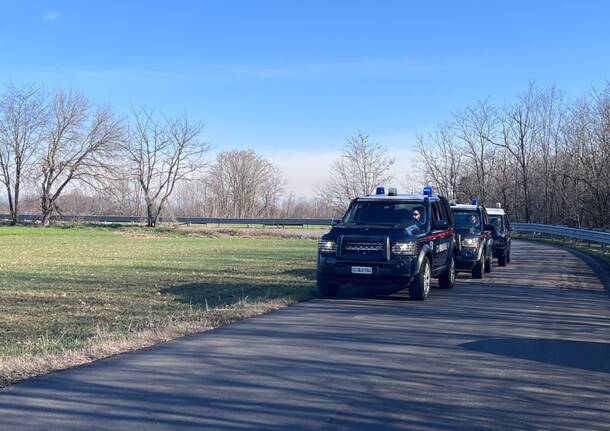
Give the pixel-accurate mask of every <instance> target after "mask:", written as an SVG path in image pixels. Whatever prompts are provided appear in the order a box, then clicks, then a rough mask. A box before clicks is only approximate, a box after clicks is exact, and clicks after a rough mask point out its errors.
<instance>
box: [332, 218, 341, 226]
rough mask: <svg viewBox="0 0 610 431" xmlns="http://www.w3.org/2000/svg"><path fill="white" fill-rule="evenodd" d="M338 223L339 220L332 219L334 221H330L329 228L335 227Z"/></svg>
mask: <svg viewBox="0 0 610 431" xmlns="http://www.w3.org/2000/svg"><path fill="white" fill-rule="evenodd" d="M340 222H341V219H338V218H334V219H331V220H330V225H331V226H337V225H338V224H339V223H340Z"/></svg>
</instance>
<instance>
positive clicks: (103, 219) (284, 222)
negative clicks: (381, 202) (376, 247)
mask: <svg viewBox="0 0 610 431" xmlns="http://www.w3.org/2000/svg"><path fill="white" fill-rule="evenodd" d="M10 218H11V216H10V214H0V220H10ZM41 218H42V217H41V216H40V214H20V215H19V219H20V220H22V221H39V220H40V219H41ZM53 220H61V221H81V222H95V223H145V222H146V217H140V216H122V215H99V216H98V215H64V216H61V217H57V216H54V217H53ZM159 221H160V222H164V221H167V222H169V221H175V222H178V223H190V224H237V225H241V224H244V225H250V224H252V225H263V226H307V225H311V226H330V225H331V224H332V221H333V219H330V218H224V217H172V218H169V217H165V218H163V217H160V218H159Z"/></svg>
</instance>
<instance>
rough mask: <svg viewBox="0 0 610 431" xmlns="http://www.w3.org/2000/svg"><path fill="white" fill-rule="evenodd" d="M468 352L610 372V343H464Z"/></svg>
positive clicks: (517, 340) (542, 340)
mask: <svg viewBox="0 0 610 431" xmlns="http://www.w3.org/2000/svg"><path fill="white" fill-rule="evenodd" d="M460 347H463V348H465V349H468V350H474V351H477V352H484V353H492V354H494V355H503V356H510V357H513V358H519V359H529V360H531V361H537V362H544V363H547V364H553V365H561V366H565V367H572V368H579V369H582V370H588V371H599V372H602V373H610V344H609V343H596V342H590V341H571V340H554V339H545V338H494V339H490V340H480V341H473V342H470V343H464V344H461V345H460Z"/></svg>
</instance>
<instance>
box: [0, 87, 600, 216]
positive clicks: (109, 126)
mask: <svg viewBox="0 0 610 431" xmlns="http://www.w3.org/2000/svg"><path fill="white" fill-rule="evenodd" d="M415 150H416V153H417V154H418V160H417V163H418V167H417V168H416V169H414V170H413V172H405V179H407V178H408V180H407V181H406V184H404V182H403V184H402V185H403V189H404V188H405V186H406V187H408V188H410V189H411V190H412V189H413V188H419V187H421V185H423V184H430V185H432V186H433V188H434V189H435V191H436V192H438V193H440V194H443V195H445V196H447V197H448V198H450V199H455V200H457V201H459V202H467V201H469V200H470V198H471V197H472V196H476V197H477V198H478V200H479V201H480V202H481V203H483V204H484V205H486V206H495V205H496V203H499V204H500V205H501V206H502V207H503V208H505V209H506V210H507V212H508V213H509V215H510V216H511V218H512V219H513V220H518V221H524V222H540V223H547V224H566V225H572V226H585V227H610V220H609V215H610V175H608V174H609V173H610V83H608V84H607V85H606V86H605V88H603V89H601V90H592V91H591V92H590V93H588V94H586V95H583V96H582V97H579V98H577V99H575V100H567V98H566V97H565V96H564V95H563V94H562V93H561V91H559V90H558V89H557V88H555V87H549V88H540V87H537V86H535V85H533V84H532V85H530V86H529V87H528V89H527V90H526V91H525V92H524V93H523V94H521V95H520V96H519V97H517V98H516V100H514V101H513V102H512V103H509V104H506V105H503V106H496V105H493V104H492V103H490V102H489V101H488V100H484V101H479V102H477V103H475V104H473V105H471V106H467V107H465V108H464V109H462V110H460V111H457V112H455V113H453V114H452V115H451V117H450V118H449V119H448V120H447V121H445V122H443V123H441V124H439V125H438V126H437V127H435V128H434V130H432V131H431V132H429V133H426V134H420V135H418V136H417V143H416V146H415ZM389 154H390V153H389V150H388V148H387V147H385V146H384V145H381V144H379V143H378V142H376V141H375V140H374V139H373V138H371V136H369V135H368V134H366V133H364V132H359V133H357V134H356V135H354V136H352V137H349V138H347V139H346V141H345V143H344V146H343V149H342V153H341V154H340V156H339V157H337V159H336V160H335V161H334V162H333V164H332V165H331V166H330V169H329V170H328V171H325V172H324V175H321V182H320V183H319V184H318V185H313V184H312V188H313V187H315V196H314V197H312V198H296V197H295V195H294V194H293V193H291V192H289V191H287V190H286V185H285V181H284V179H283V178H282V175H281V172H280V170H279V169H278V168H277V167H276V166H275V165H273V163H271V162H270V161H269V160H268V159H266V158H265V157H262V156H261V155H259V154H257V153H256V152H254V151H253V150H228V151H222V152H219V153H218V154H216V155H215V156H213V155H212V147H211V146H210V145H209V144H208V143H206V142H205V141H204V140H203V124H202V123H200V122H197V121H192V120H191V119H189V118H188V116H186V115H182V116H176V117H170V116H166V115H164V114H163V113H161V112H157V111H155V110H150V109H145V108H132V109H131V110H130V112H129V114H128V115H126V116H120V115H117V114H116V113H115V112H113V111H112V109H111V108H110V107H108V106H96V105H94V104H92V103H91V102H90V101H89V100H88V99H87V98H86V97H85V96H84V95H82V94H81V93H78V92H74V91H65V90H58V91H55V92H47V91H45V90H44V89H43V88H41V87H36V86H25V87H16V86H14V85H9V86H7V87H5V89H4V90H3V91H2V92H1V93H0V185H2V186H3V187H4V190H5V193H4V194H5V199H4V202H5V204H4V206H5V207H6V208H5V209H4V210H8V211H9V212H10V214H11V218H12V222H13V223H14V224H16V223H18V222H19V214H20V213H22V211H23V209H24V208H25V211H27V212H39V213H40V214H42V218H43V224H44V225H48V224H49V223H50V221H51V219H52V216H53V215H54V214H62V213H64V214H73V215H78V214H116V215H140V216H143V217H146V219H147V224H148V225H149V226H155V225H156V223H157V220H158V218H159V216H160V215H161V214H163V215H164V217H169V218H171V217H172V216H208V217H331V216H333V217H334V216H340V215H342V213H343V212H344V211H345V209H346V207H347V206H348V205H349V202H350V201H351V200H352V199H353V198H355V197H357V196H361V195H365V194H369V193H371V192H372V191H373V190H374V189H375V187H376V186H377V185H386V186H387V185H392V181H393V180H395V178H394V177H393V175H392V174H391V171H392V169H393V168H394V169H395V165H396V160H395V158H392V157H390V155H389ZM414 177H417V178H419V179H420V180H421V181H417V180H416V181H414V180H413V178H414ZM415 184H417V185H416V186H415ZM413 186H415V187H413Z"/></svg>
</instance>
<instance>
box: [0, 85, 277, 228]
mask: <svg viewBox="0 0 610 431" xmlns="http://www.w3.org/2000/svg"><path fill="white" fill-rule="evenodd" d="M202 132H203V124H202V123H200V122H195V121H192V120H191V119H189V118H188V116H186V115H183V116H177V117H170V116H166V115H164V114H163V113H159V112H156V111H154V110H149V109H145V108H132V109H131V111H130V113H129V115H127V116H124V117H121V116H119V115H117V114H116V113H115V112H113V111H112V109H111V108H110V107H108V106H95V105H94V104H92V103H91V101H90V100H88V99H87V98H86V97H85V96H84V95H83V94H81V93H78V92H74V91H65V90H58V91H54V92H47V91H45V89H43V88H41V87H37V86H33V85H30V86H25V87H17V86H15V85H9V86H7V87H6V88H5V89H4V91H2V92H1V93H0V185H2V186H3V188H4V192H5V193H4V194H5V199H4V202H5V206H6V210H8V212H9V213H10V215H11V221H12V224H17V223H19V220H20V214H22V210H23V208H24V207H25V208H26V210H27V211H29V212H31V211H33V212H38V213H40V214H41V215H42V224H43V225H45V226H46V225H49V223H50V222H51V220H52V216H53V215H54V214H62V213H69V214H83V213H91V214H100V213H106V214H108V213H114V214H129V215H143V216H145V217H146V219H147V224H148V226H155V225H156V223H157V220H158V218H159V216H160V214H162V213H167V214H168V215H171V214H177V213H180V212H182V211H190V212H191V213H190V214H189V215H192V214H193V213H195V214H205V215H214V216H235V217H245V216H265V215H269V214H270V213H271V212H273V211H277V208H278V207H279V200H280V197H281V196H280V192H281V191H282V190H283V186H284V181H283V180H282V179H281V176H280V173H279V170H278V169H277V168H276V167H275V166H274V165H273V164H272V163H271V162H269V161H268V160H267V159H265V158H263V157H261V156H260V155H257V154H256V153H255V152H254V151H252V150H233V151H223V152H220V153H219V154H218V155H217V156H216V158H215V159H214V160H211V159H210V153H211V146H210V145H209V144H207V143H206V142H205V141H203V139H202ZM187 201H188V202H187Z"/></svg>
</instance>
